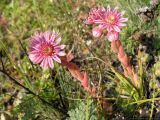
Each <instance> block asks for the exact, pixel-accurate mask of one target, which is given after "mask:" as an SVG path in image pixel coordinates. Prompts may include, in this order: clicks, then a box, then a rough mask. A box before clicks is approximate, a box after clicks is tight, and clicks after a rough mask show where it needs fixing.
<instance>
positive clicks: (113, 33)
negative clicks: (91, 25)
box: [107, 31, 119, 42]
mask: <svg viewBox="0 0 160 120" xmlns="http://www.w3.org/2000/svg"><path fill="white" fill-rule="evenodd" d="M107 39H108V40H109V41H110V42H112V41H115V40H118V39H119V33H118V32H116V31H109V32H108V33H107Z"/></svg>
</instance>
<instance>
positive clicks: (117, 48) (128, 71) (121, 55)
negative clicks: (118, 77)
mask: <svg viewBox="0 0 160 120" xmlns="http://www.w3.org/2000/svg"><path fill="white" fill-rule="evenodd" d="M111 48H112V50H113V51H114V52H115V53H116V54H117V57H118V60H119V61H120V62H121V63H122V66H123V69H124V74H125V76H126V77H130V78H131V79H132V80H133V81H132V82H133V84H134V85H135V86H138V76H137V74H136V73H135V71H134V68H133V67H132V66H131V64H130V60H129V58H128V56H127V54H126V53H125V51H124V49H123V46H122V44H121V41H120V40H116V41H112V42H111Z"/></svg>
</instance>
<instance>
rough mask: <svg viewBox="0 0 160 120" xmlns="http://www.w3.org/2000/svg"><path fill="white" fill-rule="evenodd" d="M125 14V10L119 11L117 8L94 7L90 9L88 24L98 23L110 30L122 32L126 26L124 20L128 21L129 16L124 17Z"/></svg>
mask: <svg viewBox="0 0 160 120" xmlns="http://www.w3.org/2000/svg"><path fill="white" fill-rule="evenodd" d="M123 15H124V12H119V11H118V10H117V8H115V9H112V8H110V7H107V8H104V7H100V8H97V9H96V8H94V9H92V10H91V11H90V13H89V16H88V18H87V20H86V24H98V25H99V26H101V28H103V29H107V30H108V31H116V32H120V31H121V29H122V28H123V27H124V26H126V24H124V22H126V21H128V18H124V17H123Z"/></svg>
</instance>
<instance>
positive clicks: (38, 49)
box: [29, 32, 65, 69]
mask: <svg viewBox="0 0 160 120" xmlns="http://www.w3.org/2000/svg"><path fill="white" fill-rule="evenodd" d="M60 41H61V38H60V37H59V35H58V33H56V32H44V33H43V32H41V33H37V34H35V35H34V36H33V37H32V39H31V45H30V52H29V58H30V60H31V61H32V62H33V63H34V64H39V63H40V66H41V67H42V68H45V69H46V68H53V67H54V64H53V61H56V62H58V63H61V59H60V58H59V57H60V56H65V52H64V51H63V49H64V48H65V45H59V43H60Z"/></svg>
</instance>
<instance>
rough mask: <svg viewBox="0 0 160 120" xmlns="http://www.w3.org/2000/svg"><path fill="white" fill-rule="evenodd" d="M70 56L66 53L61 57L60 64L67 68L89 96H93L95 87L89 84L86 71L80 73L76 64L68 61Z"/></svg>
mask: <svg viewBox="0 0 160 120" xmlns="http://www.w3.org/2000/svg"><path fill="white" fill-rule="evenodd" d="M70 56H71V55H69V54H68V55H67V56H65V57H63V58H62V59H61V60H62V63H61V64H62V65H63V66H66V67H67V68H68V70H69V72H70V73H71V75H72V76H73V77H74V78H76V79H77V80H78V81H79V82H80V84H81V85H82V87H83V88H84V90H86V91H87V92H88V93H89V94H90V95H91V96H93V97H95V96H96V88H95V87H93V86H91V85H90V83H89V79H88V75H87V73H82V72H81V71H80V69H79V68H78V66H77V65H76V64H74V63H72V62H70V61H71V59H72V58H71V57H70ZM70 58H71V59H70Z"/></svg>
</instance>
